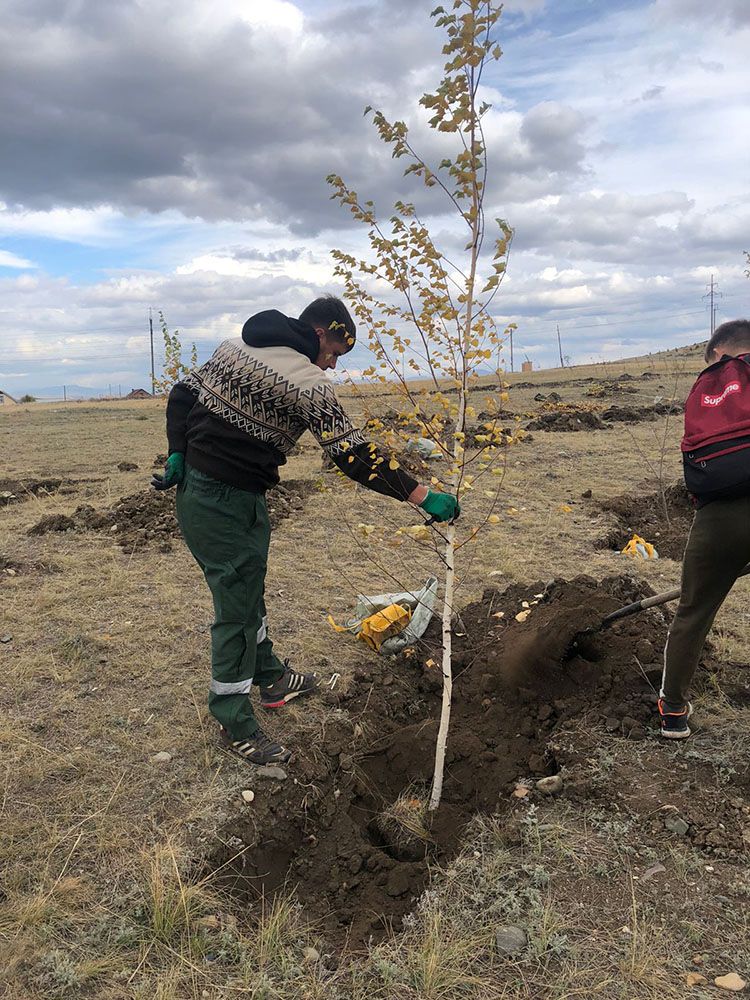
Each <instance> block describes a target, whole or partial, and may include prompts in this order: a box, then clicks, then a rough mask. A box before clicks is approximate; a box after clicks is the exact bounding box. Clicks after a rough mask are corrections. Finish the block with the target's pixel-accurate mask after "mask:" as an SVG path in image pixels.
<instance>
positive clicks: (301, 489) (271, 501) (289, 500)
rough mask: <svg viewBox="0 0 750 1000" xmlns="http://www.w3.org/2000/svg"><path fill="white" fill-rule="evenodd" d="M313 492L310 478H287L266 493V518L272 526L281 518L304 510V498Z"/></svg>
mask: <svg viewBox="0 0 750 1000" xmlns="http://www.w3.org/2000/svg"><path fill="white" fill-rule="evenodd" d="M314 492H315V483H314V482H313V481H312V480H311V479H287V480H285V481H284V482H283V483H279V485H278V486H275V487H274V488H273V489H272V490H269V491H268V493H267V494H266V504H267V505H268V519H269V521H270V522H271V527H272V528H277V527H278V526H279V525H280V524H281V522H282V521H283V520H285V519H286V518H287V517H291V516H292V514H297V513H299V512H300V511H302V510H304V507H305V500H307V498H308V497H309V496H312V494H313V493H314Z"/></svg>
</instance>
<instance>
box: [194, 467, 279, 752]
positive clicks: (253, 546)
mask: <svg viewBox="0 0 750 1000" xmlns="http://www.w3.org/2000/svg"><path fill="white" fill-rule="evenodd" d="M177 520H178V522H179V525H180V530H181V531H182V536H183V538H184V539H185V542H186V544H187V546H188V548H189V549H190V551H191V553H192V554H193V556H194V557H195V560H196V562H197V563H198V565H199V566H200V568H201V569H202V570H203V575H204V576H205V578H206V583H207V584H208V586H209V588H210V590H211V596H212V597H213V602H214V619H215V620H214V624H213V625H212V627H211V687H210V693H209V697H208V707H209V710H210V712H211V714H212V715H213V716H214V717H215V718H216V719H218V721H219V722H220V723H221V725H222V726H223V727H224V729H226V730H227V732H228V733H229V735H230V736H231V737H232V738H233V739H245V738H247V737H248V736H252V734H253V733H254V732H255V731H256V729H258V722H257V721H256V719H255V715H254V714H253V709H252V706H251V704H250V697H249V695H250V691H251V689H252V686H253V684H257V685H262V686H264V687H265V686H267V685H270V684H273V682H274V681H276V680H278V678H279V677H280V676H281V674H282V673H283V672H284V665H283V663H282V662H281V660H279V658H278V657H277V656H276V655H275V653H274V651H273V644H272V643H271V640H270V639H269V638H268V622H267V618H266V606H265V601H264V585H265V578H266V566H267V563H268V546H269V543H270V540H271V526H270V524H269V521H268V510H267V508H266V499H265V496H264V495H263V494H262V493H247V492H246V491H245V490H239V489H236V488H235V487H234V486H227V485H226V484H225V483H220V482H218V481H217V480H216V479H212V478H211V477H210V476H206V475H204V474H203V473H202V472H198V470H197V469H193V468H191V467H190V466H186V469H185V476H184V479H183V482H182V483H181V484H180V486H179V487H178V490H177Z"/></svg>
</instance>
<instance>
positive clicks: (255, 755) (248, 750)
mask: <svg viewBox="0 0 750 1000" xmlns="http://www.w3.org/2000/svg"><path fill="white" fill-rule="evenodd" d="M219 738H220V740H221V745H222V747H223V748H224V749H225V750H227V751H228V752H229V753H233V754H236V755H237V756H238V757H241V758H242V759H243V760H244V761H247V763H248V764H259V765H263V764H286V762H287V761H288V760H289V758H290V757H291V756H292V753H291V750H287V748H286V747H283V746H282V745H281V744H280V743H276V741H275V740H272V739H269V737H268V736H266V734H265V733H264V732H263V730H262V729H256V730H255V732H254V733H253V735H252V736H246V737H245V738H244V739H240V740H233V739H232V737H231V736H230V735H229V733H228V732H227V731H226V729H224V728H222V729H220V730H219Z"/></svg>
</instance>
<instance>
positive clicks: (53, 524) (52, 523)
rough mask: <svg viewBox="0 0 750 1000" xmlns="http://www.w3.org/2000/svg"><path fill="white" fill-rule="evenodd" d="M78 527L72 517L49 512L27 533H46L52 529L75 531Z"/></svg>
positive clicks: (32, 534)
mask: <svg viewBox="0 0 750 1000" xmlns="http://www.w3.org/2000/svg"><path fill="white" fill-rule="evenodd" d="M75 527H76V524H75V521H74V520H73V518H72V517H68V516H67V515H66V514H47V516H46V517H43V518H42V519H41V521H37V523H36V524H35V525H33V526H32V527H31V528H29V530H28V531H27V532H26V534H27V535H31V536H34V535H46V534H48V533H49V532H50V531H74V530H75Z"/></svg>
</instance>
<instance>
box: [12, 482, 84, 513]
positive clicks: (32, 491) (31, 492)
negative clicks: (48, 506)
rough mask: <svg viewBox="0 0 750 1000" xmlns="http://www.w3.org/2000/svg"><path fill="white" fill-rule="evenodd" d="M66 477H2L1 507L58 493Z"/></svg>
mask: <svg viewBox="0 0 750 1000" xmlns="http://www.w3.org/2000/svg"><path fill="white" fill-rule="evenodd" d="M67 482H69V480H65V479H0V507H5V506H7V505H8V504H11V503H23V501H24V500H30V499H31V498H32V497H40V496H50V495H51V494H53V493H57V491H58V490H59V489H60V487H61V486H62V485H63V483H67Z"/></svg>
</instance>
